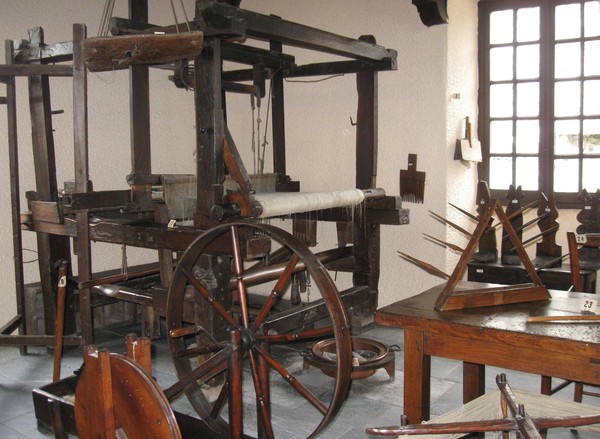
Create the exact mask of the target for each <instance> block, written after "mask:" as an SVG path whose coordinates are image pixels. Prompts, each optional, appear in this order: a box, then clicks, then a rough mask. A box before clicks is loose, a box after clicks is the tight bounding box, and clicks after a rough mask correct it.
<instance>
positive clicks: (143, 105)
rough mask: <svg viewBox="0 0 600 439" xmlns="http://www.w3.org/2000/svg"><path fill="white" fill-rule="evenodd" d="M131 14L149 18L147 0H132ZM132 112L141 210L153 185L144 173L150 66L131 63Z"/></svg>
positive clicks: (147, 170) (132, 180)
mask: <svg viewBox="0 0 600 439" xmlns="http://www.w3.org/2000/svg"><path fill="white" fill-rule="evenodd" d="M129 18H130V19H131V20H134V21H139V22H144V23H147V22H148V1H147V0H129ZM129 88H130V101H129V114H130V121H131V175H130V176H129V178H128V180H129V184H130V185H131V188H132V190H133V202H134V204H135V205H136V206H137V207H138V208H139V209H141V210H147V209H150V208H151V201H152V185H151V184H150V183H149V182H148V181H147V179H146V178H145V177H149V176H150V175H151V174H152V162H151V156H152V154H151V146H150V86H149V71H148V66H145V65H135V66H131V67H129Z"/></svg>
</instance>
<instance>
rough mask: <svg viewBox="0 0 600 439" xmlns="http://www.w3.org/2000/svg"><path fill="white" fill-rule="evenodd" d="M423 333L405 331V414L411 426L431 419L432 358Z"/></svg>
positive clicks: (412, 330)
mask: <svg viewBox="0 0 600 439" xmlns="http://www.w3.org/2000/svg"><path fill="white" fill-rule="evenodd" d="M424 345H425V337H424V333H423V332H422V331H418V330H414V329H404V414H405V415H406V416H407V417H408V422H410V423H411V424H415V423H419V422H421V421H426V420H428V419H429V407H430V387H431V356H429V355H426V354H425V347H424Z"/></svg>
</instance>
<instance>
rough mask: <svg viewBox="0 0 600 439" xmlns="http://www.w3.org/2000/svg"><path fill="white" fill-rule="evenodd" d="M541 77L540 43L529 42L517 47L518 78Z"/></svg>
mask: <svg viewBox="0 0 600 439" xmlns="http://www.w3.org/2000/svg"><path fill="white" fill-rule="evenodd" d="M539 77H540V45H539V44H528V45H526V46H518V47H517V79H536V78H539Z"/></svg>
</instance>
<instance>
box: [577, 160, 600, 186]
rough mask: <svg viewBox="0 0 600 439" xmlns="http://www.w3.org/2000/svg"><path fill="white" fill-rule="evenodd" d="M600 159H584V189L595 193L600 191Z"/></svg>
mask: <svg viewBox="0 0 600 439" xmlns="http://www.w3.org/2000/svg"><path fill="white" fill-rule="evenodd" d="M599 174H600V159H583V176H582V182H581V184H582V185H583V187H582V189H587V190H588V192H591V193H594V192H596V191H597V190H598V189H600V178H598V175H599Z"/></svg>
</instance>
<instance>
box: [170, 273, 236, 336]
mask: <svg viewBox="0 0 600 439" xmlns="http://www.w3.org/2000/svg"><path fill="white" fill-rule="evenodd" d="M181 271H182V272H183V274H184V275H185V277H186V278H187V280H188V281H189V282H190V283H191V284H192V286H193V287H194V288H196V290H197V291H198V292H199V293H200V295H201V296H202V297H203V298H204V299H206V301H207V302H208V303H209V305H210V306H212V307H213V309H214V310H215V311H216V312H218V313H219V315H220V316H221V317H223V318H224V319H225V320H226V321H227V323H229V324H230V325H232V326H237V324H238V322H236V321H235V319H234V318H233V317H232V316H231V315H229V314H228V313H227V310H226V309H225V307H224V306H223V305H221V302H219V301H218V300H217V299H216V298H215V297H214V296H213V295H212V294H211V293H210V291H208V290H207V289H206V288H205V287H204V285H202V283H201V282H200V281H199V280H198V279H196V278H195V277H194V275H193V274H192V273H190V272H189V271H188V270H187V269H186V268H185V267H181Z"/></svg>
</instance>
